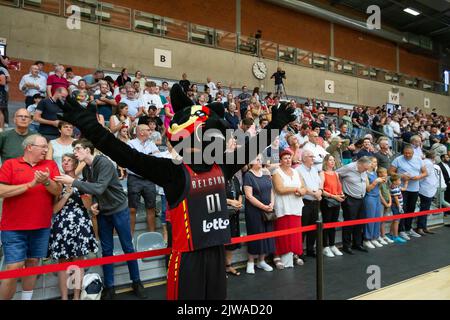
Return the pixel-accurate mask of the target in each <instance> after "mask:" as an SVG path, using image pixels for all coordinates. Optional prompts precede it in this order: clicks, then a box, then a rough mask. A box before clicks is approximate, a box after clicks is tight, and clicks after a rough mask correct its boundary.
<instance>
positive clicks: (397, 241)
mask: <svg viewBox="0 0 450 320" xmlns="http://www.w3.org/2000/svg"><path fill="white" fill-rule="evenodd" d="M394 242H395V243H406V242H407V241H406V240H405V239H403V238H402V237H395V238H394Z"/></svg>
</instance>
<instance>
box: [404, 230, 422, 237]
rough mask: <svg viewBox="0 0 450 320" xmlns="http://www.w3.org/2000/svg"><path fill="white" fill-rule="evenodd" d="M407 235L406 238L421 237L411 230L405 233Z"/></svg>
mask: <svg viewBox="0 0 450 320" xmlns="http://www.w3.org/2000/svg"><path fill="white" fill-rule="evenodd" d="M407 234H408V236H410V237H414V238H420V237H421V235H420V234H418V233H417V232H415V231H414V230H413V229H411V230H409V231H408V232H407Z"/></svg>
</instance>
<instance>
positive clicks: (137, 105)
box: [120, 87, 144, 121]
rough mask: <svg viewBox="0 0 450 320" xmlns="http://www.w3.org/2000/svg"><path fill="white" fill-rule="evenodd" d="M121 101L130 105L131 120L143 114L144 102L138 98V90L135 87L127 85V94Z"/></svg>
mask: <svg viewBox="0 0 450 320" xmlns="http://www.w3.org/2000/svg"><path fill="white" fill-rule="evenodd" d="M120 102H123V103H125V104H126V105H127V106H128V115H129V116H130V117H131V121H134V120H136V119H137V118H139V117H140V116H141V115H143V113H144V103H143V102H142V100H141V99H136V90H135V89H134V88H133V87H127V96H126V97H124V98H122V99H121V100H120Z"/></svg>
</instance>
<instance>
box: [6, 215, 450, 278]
mask: <svg viewBox="0 0 450 320" xmlns="http://www.w3.org/2000/svg"><path fill="white" fill-rule="evenodd" d="M446 211H450V208H442V209H434V210H427V211H421V212H415V213H407V214H399V215H394V216H387V217H380V218H370V219H360V220H352V221H344V222H333V223H325V224H324V229H331V228H337V227H347V226H354V225H359V224H367V223H374V222H384V221H391V220H398V219H405V218H413V217H418V216H424V215H430V214H435V213H442V212H446ZM316 229H317V226H316V225H311V226H307V227H298V228H291V229H285V230H278V231H272V232H266V233H259V234H252V235H249V236H243V237H235V238H232V239H231V243H230V244H236V243H243V242H249V241H256V240H262V239H268V238H276V237H282V236H286V235H290V234H294V233H299V232H308V231H314V230H316ZM170 253H171V248H165V249H158V250H149V251H143V252H135V253H128V254H122V255H117V256H110V257H103V258H95V259H89V260H77V261H73V262H65V263H56V264H50V265H45V266H38V267H29V268H24V269H15V270H7V271H2V272H0V280H2V279H10V278H21V277H27V276H32V275H38V274H44V273H50V272H57V271H64V270H67V269H68V268H69V267H70V266H78V267H80V268H87V267H92V266H100V265H104V264H111V263H118V262H124V261H129V260H137V259H144V258H149V257H157V256H162V255H167V254H170Z"/></svg>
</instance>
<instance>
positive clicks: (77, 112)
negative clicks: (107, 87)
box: [57, 96, 100, 137]
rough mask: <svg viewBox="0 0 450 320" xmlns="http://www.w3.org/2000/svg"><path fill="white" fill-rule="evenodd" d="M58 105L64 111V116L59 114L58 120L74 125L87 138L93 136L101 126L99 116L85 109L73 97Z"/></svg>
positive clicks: (59, 101) (58, 102) (59, 102)
mask: <svg viewBox="0 0 450 320" xmlns="http://www.w3.org/2000/svg"><path fill="white" fill-rule="evenodd" d="M57 104H58V106H59V107H60V108H61V109H62V111H63V114H58V119H59V120H62V121H66V122H69V123H71V124H73V125H74V126H75V127H77V128H78V129H80V130H81V132H83V134H84V135H85V136H86V137H89V136H91V135H92V134H93V131H94V129H95V128H96V127H97V126H99V125H100V124H99V123H98V120H97V115H96V114H95V113H93V112H90V111H88V110H86V109H85V108H83V107H82V106H81V105H80V104H79V103H78V101H76V100H75V98H73V97H71V96H67V99H66V101H65V102H63V101H61V100H58V101H57Z"/></svg>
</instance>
